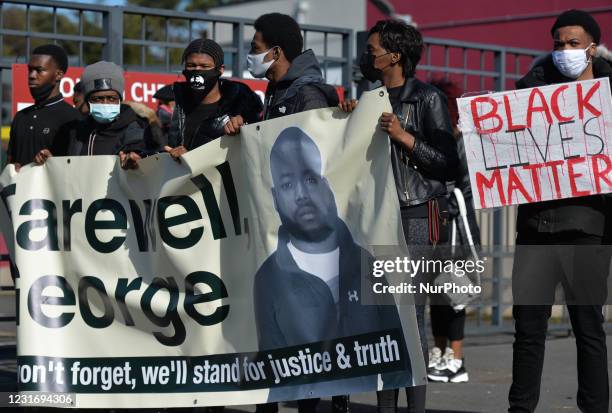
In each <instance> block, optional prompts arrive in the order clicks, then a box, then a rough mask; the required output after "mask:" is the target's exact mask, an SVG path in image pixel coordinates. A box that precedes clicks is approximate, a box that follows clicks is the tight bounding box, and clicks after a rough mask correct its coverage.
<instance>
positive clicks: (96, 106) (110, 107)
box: [89, 103, 121, 123]
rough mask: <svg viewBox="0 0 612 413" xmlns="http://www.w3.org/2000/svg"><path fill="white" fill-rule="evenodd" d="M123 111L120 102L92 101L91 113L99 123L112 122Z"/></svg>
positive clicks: (90, 105)
mask: <svg viewBox="0 0 612 413" xmlns="http://www.w3.org/2000/svg"><path fill="white" fill-rule="evenodd" d="M120 111H121V104H120V103H90V104H89V114H90V115H91V116H92V117H93V118H94V120H95V121H96V122H98V123H111V122H112V121H114V120H115V119H117V116H119V112H120Z"/></svg>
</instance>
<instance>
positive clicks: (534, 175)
mask: <svg viewBox="0 0 612 413" xmlns="http://www.w3.org/2000/svg"><path fill="white" fill-rule="evenodd" d="M542 166H544V164H542V163H534V164H532V165H525V166H523V169H525V170H527V171H529V172H530V173H531V182H532V183H533V192H534V195H535V200H536V202H539V201H541V200H542V187H541V186H540V175H539V172H540V169H541V168H542Z"/></svg>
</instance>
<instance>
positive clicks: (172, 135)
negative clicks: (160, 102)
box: [168, 79, 262, 150]
mask: <svg viewBox="0 0 612 413" xmlns="http://www.w3.org/2000/svg"><path fill="white" fill-rule="evenodd" d="M219 89H220V92H221V101H220V104H219V109H218V111H217V113H215V114H213V115H212V116H211V117H210V118H208V119H202V120H201V123H200V126H199V127H198V129H197V131H196V136H194V137H193V139H192V140H191V142H185V141H184V138H185V119H186V116H187V113H189V112H190V111H191V110H193V109H194V108H195V106H196V105H197V104H199V102H196V103H192V102H190V99H189V97H190V95H189V91H190V88H189V85H188V84H187V82H176V83H175V84H174V86H173V90H174V97H175V101H176V105H175V107H174V114H173V115H172V124H171V125H170V132H169V134H168V145H170V146H171V147H176V146H179V145H185V147H186V148H187V150H192V149H195V148H197V147H198V146H201V145H203V144H205V143H208V142H210V141H212V140H214V139H217V138H219V137H221V136H223V135H224V134H225V132H224V131H223V126H225V124H224V123H223V118H224V117H225V116H230V117H232V116H238V115H240V116H242V118H243V119H244V121H245V122H246V123H255V122H259V121H260V120H261V113H262V103H261V99H260V98H259V96H257V94H256V93H255V92H253V91H252V90H251V89H250V88H249V87H248V86H247V85H245V84H244V83H240V82H236V81H233V80H229V79H219Z"/></svg>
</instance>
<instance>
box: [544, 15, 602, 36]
mask: <svg viewBox="0 0 612 413" xmlns="http://www.w3.org/2000/svg"><path fill="white" fill-rule="evenodd" d="M566 26H580V27H582V28H583V29H584V31H585V32H587V33H588V34H590V35H591V37H592V38H593V41H594V42H595V43H597V44H599V40H600V39H601V30H600V29H599V24H597V21H596V20H595V19H594V18H593V16H591V15H590V14H589V13H587V12H586V11H582V10H575V9H574V10H568V11H565V12H563V13H561V14H560V15H559V17H557V20H556V21H555V24H553V26H552V27H551V29H550V34H551V35H553V36H554V35H555V30H557V29H559V28H561V27H566Z"/></svg>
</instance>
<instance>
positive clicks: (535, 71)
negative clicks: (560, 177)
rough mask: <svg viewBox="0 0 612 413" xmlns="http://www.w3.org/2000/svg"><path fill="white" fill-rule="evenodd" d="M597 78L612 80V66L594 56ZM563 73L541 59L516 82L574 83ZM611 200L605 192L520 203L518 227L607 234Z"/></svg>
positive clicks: (525, 84)
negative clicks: (605, 227) (605, 228)
mask: <svg viewBox="0 0 612 413" xmlns="http://www.w3.org/2000/svg"><path fill="white" fill-rule="evenodd" d="M593 74H594V76H595V78H599V77H608V78H610V81H611V82H612V66H610V64H608V62H606V61H605V60H603V59H600V58H596V57H595V58H593ZM572 81H573V79H569V78H566V77H565V76H563V75H562V74H561V73H559V71H558V70H557V68H556V67H555V65H554V64H553V62H552V57H551V56H548V57H547V58H545V59H543V60H541V61H540V63H538V64H536V66H534V67H533V68H532V69H531V70H530V71H529V73H527V74H526V75H525V76H524V77H523V78H522V79H520V80H519V81H518V82H516V87H517V89H525V88H531V87H536V86H545V85H551V84H555V83H564V82H572ZM609 203H610V201H609V200H608V201H606V197H605V196H603V195H592V196H586V197H579V198H567V199H560V200H555V201H547V202H537V203H533V204H523V205H520V206H519V209H518V218H517V230H518V231H522V230H527V229H530V230H534V231H538V232H546V233H556V232H563V231H580V232H583V233H585V234H591V235H598V236H601V235H604V226H605V223H606V219H605V218H606V211H607V209H608V208H609Z"/></svg>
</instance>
